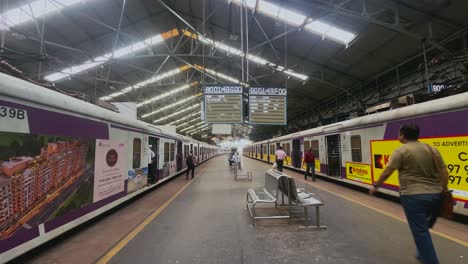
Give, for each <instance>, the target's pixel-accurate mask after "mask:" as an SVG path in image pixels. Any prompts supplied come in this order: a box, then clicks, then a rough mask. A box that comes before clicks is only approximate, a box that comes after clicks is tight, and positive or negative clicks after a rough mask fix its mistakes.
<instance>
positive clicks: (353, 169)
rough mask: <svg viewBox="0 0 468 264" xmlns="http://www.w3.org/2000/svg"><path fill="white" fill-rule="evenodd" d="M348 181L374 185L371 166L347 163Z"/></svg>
mask: <svg viewBox="0 0 468 264" xmlns="http://www.w3.org/2000/svg"><path fill="white" fill-rule="evenodd" d="M346 179H349V180H353V181H357V182H362V183H366V184H372V168H371V165H368V164H362V163H353V162H346Z"/></svg>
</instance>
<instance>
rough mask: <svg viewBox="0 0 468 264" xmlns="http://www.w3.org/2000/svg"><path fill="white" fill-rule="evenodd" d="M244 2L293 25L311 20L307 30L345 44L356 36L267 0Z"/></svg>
mask: <svg viewBox="0 0 468 264" xmlns="http://www.w3.org/2000/svg"><path fill="white" fill-rule="evenodd" d="M231 1H232V2H234V3H236V4H237V5H241V3H242V1H243V0H231ZM253 2H255V3H253ZM244 4H245V5H246V6H247V7H248V8H250V9H253V10H257V11H258V12H260V13H263V14H265V15H267V16H270V17H273V18H275V19H278V20H281V21H283V22H285V23H288V24H291V25H293V26H299V25H302V24H304V22H311V23H308V24H307V25H306V26H305V29H306V30H307V31H310V32H312V33H315V34H317V35H320V36H322V37H324V38H328V39H331V40H333V41H336V42H339V43H342V44H344V45H348V44H349V43H350V42H351V41H352V40H353V39H354V38H356V34H353V33H351V32H349V31H346V30H343V29H340V28H337V27H335V26H333V25H330V24H327V23H324V22H320V21H313V22H312V19H307V17H306V16H304V15H302V14H300V13H299V12H295V11H292V10H288V9H286V8H283V7H281V6H278V5H275V4H272V3H269V2H267V1H265V0H258V4H257V1H256V0H255V1H253V0H251V1H245V0H244Z"/></svg>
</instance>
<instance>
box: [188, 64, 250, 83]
mask: <svg viewBox="0 0 468 264" xmlns="http://www.w3.org/2000/svg"><path fill="white" fill-rule="evenodd" d="M195 67H196V68H197V69H199V70H202V71H203V70H204V71H206V72H207V73H209V74H211V75H214V76H216V77H218V78H220V79H224V80H226V81H228V82H230V83H237V84H241V85H243V86H249V85H248V84H246V83H244V82H241V81H239V80H238V79H236V78H234V77H231V76H228V75H226V74H223V73H220V72H217V71H214V70H211V69H208V68H205V67H203V66H200V65H197V64H195Z"/></svg>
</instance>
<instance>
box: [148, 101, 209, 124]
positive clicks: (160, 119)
mask: <svg viewBox="0 0 468 264" xmlns="http://www.w3.org/2000/svg"><path fill="white" fill-rule="evenodd" d="M197 107H200V104H194V105H192V106H190V107H188V108H184V109H182V110H180V111H177V112H175V113H172V114H170V115H168V116H165V117H161V118H159V119H157V120H154V121H153V122H154V123H159V122H161V121H164V120H166V119H169V118H171V117H174V116H177V115H180V114H182V113H185V112H188V111H190V110H193V109H195V108H197Z"/></svg>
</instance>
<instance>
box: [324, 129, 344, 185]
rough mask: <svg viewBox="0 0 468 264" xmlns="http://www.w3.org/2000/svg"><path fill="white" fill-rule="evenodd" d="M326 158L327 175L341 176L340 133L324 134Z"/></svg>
mask: <svg viewBox="0 0 468 264" xmlns="http://www.w3.org/2000/svg"><path fill="white" fill-rule="evenodd" d="M325 139H326V142H327V143H326V146H327V159H328V172H327V174H328V175H329V176H341V149H340V135H339V134H336V135H330V136H326V137H325Z"/></svg>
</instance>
